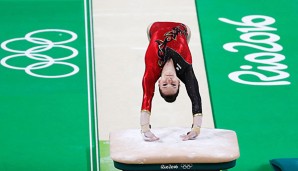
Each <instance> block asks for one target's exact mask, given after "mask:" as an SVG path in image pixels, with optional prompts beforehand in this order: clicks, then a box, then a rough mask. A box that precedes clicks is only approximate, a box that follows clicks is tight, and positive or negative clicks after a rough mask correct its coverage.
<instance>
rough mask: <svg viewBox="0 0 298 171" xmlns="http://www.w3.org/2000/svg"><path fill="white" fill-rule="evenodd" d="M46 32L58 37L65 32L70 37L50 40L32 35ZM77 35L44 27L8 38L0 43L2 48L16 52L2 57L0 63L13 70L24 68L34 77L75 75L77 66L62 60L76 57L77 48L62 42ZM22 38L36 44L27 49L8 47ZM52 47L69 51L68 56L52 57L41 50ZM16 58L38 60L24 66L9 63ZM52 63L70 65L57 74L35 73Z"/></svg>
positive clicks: (69, 40) (77, 69)
mask: <svg viewBox="0 0 298 171" xmlns="http://www.w3.org/2000/svg"><path fill="white" fill-rule="evenodd" d="M48 32H52V33H59V34H58V35H59V36H60V37H62V36H61V35H64V34H67V35H70V38H69V39H67V40H62V41H52V40H49V39H46V38H40V37H36V36H34V35H36V34H40V33H48ZM68 37H69V36H68ZM77 37H78V36H77V34H76V33H74V32H71V31H68V30H61V29H44V30H37V31H32V32H29V33H27V34H26V35H25V37H23V38H13V39H9V40H6V41H4V42H3V43H2V44H1V48H2V49H4V50H6V51H9V52H13V53H16V54H14V55H9V56H6V57H4V58H2V59H1V61H0V63H1V65H2V66H4V67H6V68H10V69H15V70H24V71H25V72H26V73H27V74H29V75H31V76H34V77H40V78H63V77H69V76H72V75H75V74H76V73H78V72H79V67H78V66H76V65H74V64H71V63H68V62H64V61H65V60H68V59H71V58H74V57H76V56H77V55H78V50H76V49H75V48H73V47H70V46H66V45H64V44H66V43H70V42H72V41H74V40H76V39H77ZM24 40H25V41H28V42H30V43H34V44H37V46H34V47H31V48H29V49H27V50H18V49H12V48H9V47H8V45H9V44H13V43H15V42H19V41H24ZM52 48H61V49H63V50H67V51H70V52H71V54H70V55H69V56H63V57H59V58H57V57H55V58H53V57H51V56H48V55H45V54H42V52H45V51H49V50H50V49H52ZM17 58H28V59H31V60H36V61H38V62H36V63H33V64H30V65H28V66H26V67H22V66H15V65H12V64H9V63H11V62H9V61H15V60H16V59H17ZM20 61H21V60H20ZM53 65H63V66H64V67H65V66H66V67H70V69H71V70H70V71H67V73H63V74H57V75H48V74H38V73H36V70H42V69H45V68H49V67H51V66H53Z"/></svg>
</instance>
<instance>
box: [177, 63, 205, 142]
mask: <svg viewBox="0 0 298 171" xmlns="http://www.w3.org/2000/svg"><path fill="white" fill-rule="evenodd" d="M181 81H182V82H183V83H184V84H185V87H186V91H187V94H188V96H189V98H190V100H191V104H192V114H193V124H192V129H191V131H190V132H189V133H188V134H187V135H185V136H184V137H183V140H189V139H193V138H195V137H197V136H198V135H199V134H200V128H201V125H202V102H201V96H200V92H199V84H198V81H197V79H196V76H195V74H194V71H193V68H192V65H190V66H189V67H188V68H187V70H186V72H185V73H184V77H183V78H182V80H181Z"/></svg>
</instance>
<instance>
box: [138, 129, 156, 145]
mask: <svg viewBox="0 0 298 171" xmlns="http://www.w3.org/2000/svg"><path fill="white" fill-rule="evenodd" d="M142 135H143V138H144V140H145V141H150V142H152V141H157V140H159V138H158V137H157V136H155V135H154V134H153V133H152V132H151V131H150V130H149V131H147V132H142Z"/></svg>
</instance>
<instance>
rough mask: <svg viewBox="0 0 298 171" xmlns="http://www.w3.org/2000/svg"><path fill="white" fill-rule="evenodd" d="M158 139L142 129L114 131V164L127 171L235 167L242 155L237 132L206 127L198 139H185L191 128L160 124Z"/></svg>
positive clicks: (112, 142)
mask: <svg viewBox="0 0 298 171" xmlns="http://www.w3.org/2000/svg"><path fill="white" fill-rule="evenodd" d="M152 131H153V132H154V133H155V134H156V135H157V136H158V137H159V138H160V140H159V141H156V142H146V141H144V140H143V139H142V136H141V133H140V130H139V129H128V130H123V131H117V132H112V133H110V154H111V158H112V160H113V161H114V166H115V167H116V168H117V169H120V170H123V171H141V170H142V171H149V170H150V171H157V170H186V169H187V170H198V171H201V170H204V171H219V170H224V169H229V168H232V167H234V166H235V165H236V160H237V158H238V157H239V147H238V140H237V136H236V133H235V132H234V131H232V130H224V129H209V128H202V129H201V134H200V136H199V137H198V138H197V139H195V140H189V141H182V140H181V138H180V136H181V135H183V134H185V133H187V132H188V131H189V128H181V127H170V128H156V129H152Z"/></svg>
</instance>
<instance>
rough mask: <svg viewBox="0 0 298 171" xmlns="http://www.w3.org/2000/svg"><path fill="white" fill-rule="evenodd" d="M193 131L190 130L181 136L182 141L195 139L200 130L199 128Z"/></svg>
mask: <svg viewBox="0 0 298 171" xmlns="http://www.w3.org/2000/svg"><path fill="white" fill-rule="evenodd" d="M195 129H196V130H195ZM195 129H194V128H192V130H191V131H190V132H188V133H187V134H186V135H181V138H182V141H187V140H194V139H196V138H197V136H198V135H199V134H200V129H199V127H197V128H195Z"/></svg>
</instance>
